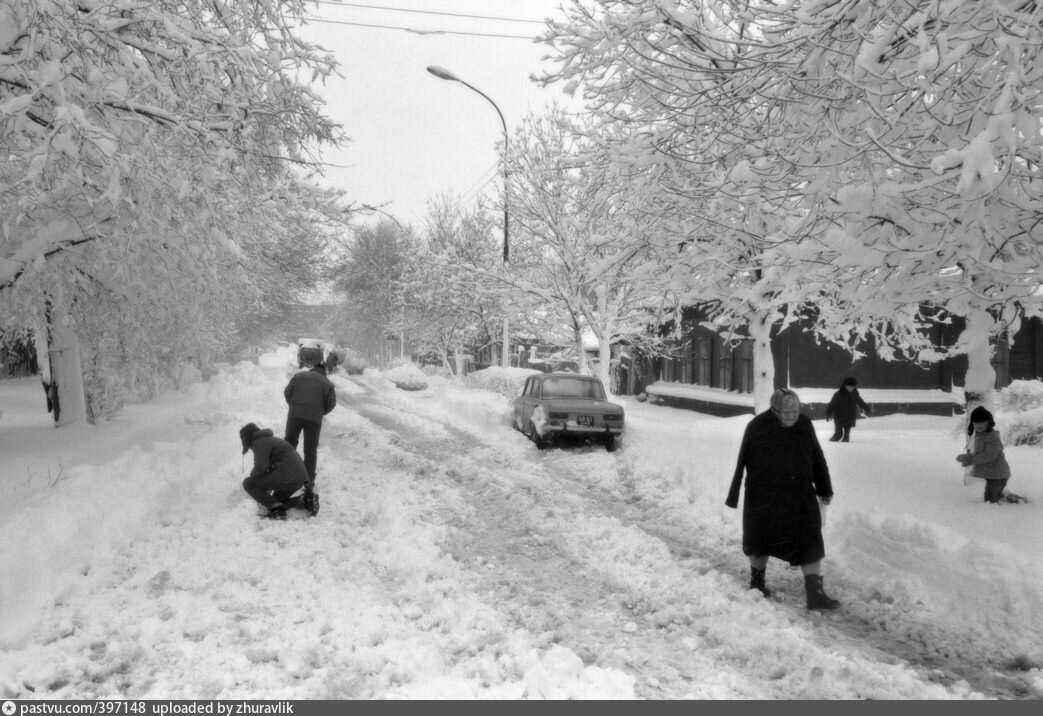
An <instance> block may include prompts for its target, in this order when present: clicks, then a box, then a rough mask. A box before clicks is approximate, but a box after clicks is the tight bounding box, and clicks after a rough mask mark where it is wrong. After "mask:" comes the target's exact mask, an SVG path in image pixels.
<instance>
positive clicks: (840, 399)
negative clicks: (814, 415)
mask: <svg viewBox="0 0 1043 716" xmlns="http://www.w3.org/2000/svg"><path fill="white" fill-rule="evenodd" d="M857 385H858V381H857V380H855V379H854V378H844V382H843V383H841V384H840V389H839V390H837V392H835V393H833V398H832V399H831V400H830V401H829V405H827V406H826V420H829V419H832V420H833V437H831V438H830V439H829V441H830V442H833V443H835V442H836V441H838V440H839V441H840V442H844V443H846V442H850V440H851V428H853V427H855V422H856V421H857V420H858V409H859V408H862V410H864V411H866V415H869V413H871V412H872V411H871V410H870V409H869V406H868V405H866V401H864V400H862V396H861V395H859V394H858V388H857V387H855V386H857Z"/></svg>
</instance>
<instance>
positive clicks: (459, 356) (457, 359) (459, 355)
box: [453, 344, 464, 380]
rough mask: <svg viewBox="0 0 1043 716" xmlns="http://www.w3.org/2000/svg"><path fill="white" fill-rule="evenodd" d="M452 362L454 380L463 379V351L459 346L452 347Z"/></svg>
mask: <svg viewBox="0 0 1043 716" xmlns="http://www.w3.org/2000/svg"><path fill="white" fill-rule="evenodd" d="M453 362H454V363H456V379H457V380H463V377H464V351H463V349H462V348H461V347H460V345H459V344H457V345H455V346H453Z"/></svg>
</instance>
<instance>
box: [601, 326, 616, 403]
mask: <svg viewBox="0 0 1043 716" xmlns="http://www.w3.org/2000/svg"><path fill="white" fill-rule="evenodd" d="M611 377H612V344H611V343H609V339H608V335H607V333H602V334H601V337H600V338H598V378H600V379H601V382H602V383H603V384H604V385H605V390H606V391H607V392H609V393H611V392H612V388H613V385H612V380H611Z"/></svg>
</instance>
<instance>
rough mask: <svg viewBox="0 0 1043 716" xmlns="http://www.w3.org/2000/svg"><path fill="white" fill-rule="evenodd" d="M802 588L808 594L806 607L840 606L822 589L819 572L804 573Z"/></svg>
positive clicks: (833, 607) (826, 607) (830, 607)
mask: <svg viewBox="0 0 1043 716" xmlns="http://www.w3.org/2000/svg"><path fill="white" fill-rule="evenodd" d="M804 590H805V591H806V592H807V594H808V609H836V608H837V607H839V606H840V602H839V601H837V600H836V599H833V598H832V597H830V596H829V595H827V594H826V593H825V592H824V591H823V589H822V575H821V574H805V575H804Z"/></svg>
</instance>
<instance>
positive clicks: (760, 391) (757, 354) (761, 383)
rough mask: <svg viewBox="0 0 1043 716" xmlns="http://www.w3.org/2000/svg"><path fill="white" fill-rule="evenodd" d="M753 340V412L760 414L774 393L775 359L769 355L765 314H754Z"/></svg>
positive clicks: (769, 335) (751, 326) (769, 348)
mask: <svg viewBox="0 0 1043 716" xmlns="http://www.w3.org/2000/svg"><path fill="white" fill-rule="evenodd" d="M750 337H751V338H752V339H753V412H754V413H757V414H759V413H762V412H764V411H765V410H767V409H768V407H769V405H770V404H771V394H772V393H774V392H775V359H774V357H773V356H772V354H771V321H770V320H769V318H768V316H767V314H756V315H754V316H753V320H751V321H750Z"/></svg>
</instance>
